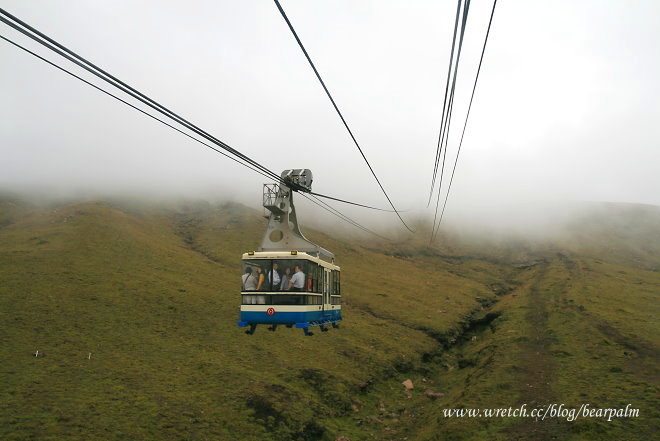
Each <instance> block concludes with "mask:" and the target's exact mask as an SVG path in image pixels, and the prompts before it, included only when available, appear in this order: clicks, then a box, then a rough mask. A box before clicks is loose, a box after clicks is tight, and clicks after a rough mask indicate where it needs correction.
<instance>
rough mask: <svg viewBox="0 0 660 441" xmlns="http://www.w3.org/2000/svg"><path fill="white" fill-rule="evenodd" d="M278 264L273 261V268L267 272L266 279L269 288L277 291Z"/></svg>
mask: <svg viewBox="0 0 660 441" xmlns="http://www.w3.org/2000/svg"><path fill="white" fill-rule="evenodd" d="M279 269H280V264H279V263H277V262H273V269H272V270H270V272H269V273H268V281H269V282H270V286H271V287H272V288H271V289H272V290H273V291H279V289H280V272H279Z"/></svg>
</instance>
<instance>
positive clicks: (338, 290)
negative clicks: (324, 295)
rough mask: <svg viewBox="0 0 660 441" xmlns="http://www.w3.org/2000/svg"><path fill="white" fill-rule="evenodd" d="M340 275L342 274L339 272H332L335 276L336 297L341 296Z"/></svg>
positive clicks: (333, 290) (334, 291) (334, 292)
mask: <svg viewBox="0 0 660 441" xmlns="http://www.w3.org/2000/svg"><path fill="white" fill-rule="evenodd" d="M339 274H340V272H339V271H337V270H332V275H333V279H332V280H333V286H332V294H334V295H341V286H340V283H339Z"/></svg>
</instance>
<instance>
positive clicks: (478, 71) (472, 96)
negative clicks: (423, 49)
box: [436, 0, 497, 234]
mask: <svg viewBox="0 0 660 441" xmlns="http://www.w3.org/2000/svg"><path fill="white" fill-rule="evenodd" d="M495 6H497V0H494V1H493V9H492V10H491V12H490V20H489V21H488V30H487V31H486V38H485V39H484V45H483V48H482V49H481V58H480V59H479V67H478V68H477V75H476V76H475V78H474V85H473V86H472V95H471V96H470V104H469V105H468V110H467V114H466V115H465V123H464V124H463V132H462V133H461V140H460V142H459V143H458V152H457V153H456V160H455V161H454V168H453V169H452V171H451V178H450V179H449V186H448V188H447V195H446V196H445V201H444V203H443V204H442V212H441V213H440V220H439V221H438V231H439V230H440V223H441V222H442V217H443V216H444V214H445V208H446V207H447V199H449V192H450V191H451V184H452V182H453V181H454V173H455V172H456V165H457V164H458V157H459V155H460V154H461V146H462V145H463V137H464V136H465V128H466V127H467V123H468V118H469V117H470V109H472V100H473V99H474V92H475V90H476V89H477V81H479V73H480V72H481V64H482V63H483V61H484V53H485V52H486V44H488V36H489V35H490V27H491V25H492V24H493V16H494V15H495ZM436 234H437V232H436Z"/></svg>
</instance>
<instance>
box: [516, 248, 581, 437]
mask: <svg viewBox="0 0 660 441" xmlns="http://www.w3.org/2000/svg"><path fill="white" fill-rule="evenodd" d="M563 260H564V257H561V258H560V259H559V261H552V262H549V263H546V264H544V265H543V267H542V268H540V269H539V271H538V273H537V275H536V277H535V280H534V282H533V283H532V286H531V288H530V291H529V293H528V295H527V307H528V308H529V311H528V312H527V314H526V315H525V322H526V335H527V337H528V340H527V341H526V342H525V343H523V344H522V345H521V347H520V350H521V355H520V358H519V365H518V366H519V368H520V369H521V377H520V383H519V384H518V389H519V391H520V403H519V404H523V403H526V404H527V407H528V409H530V410H531V409H533V408H536V407H539V406H547V405H548V404H551V403H557V396H556V395H555V394H554V392H553V391H552V388H551V382H552V379H553V377H554V376H555V372H556V366H555V363H554V360H553V357H552V355H551V353H550V350H551V345H552V344H553V343H554V341H555V339H554V337H553V334H552V332H551V329H550V327H549V325H548V317H549V315H550V314H551V313H552V307H553V304H554V303H555V302H556V300H558V297H560V296H561V295H562V294H563V293H565V292H566V289H567V287H568V284H569V283H570V277H571V276H574V274H572V271H570V268H569V267H568V266H567V265H565V264H564V265H562V263H564V262H563ZM558 263H560V265H557V264H558ZM551 267H552V269H557V268H559V269H561V270H562V271H565V272H566V278H565V279H563V280H561V281H560V282H559V283H556V282H555V283H554V284H553V283H552V281H551V280H548V277H547V273H548V271H549V270H550V269H551ZM566 429H567V427H566V424H565V423H564V422H563V421H561V420H557V419H554V418H553V419H550V420H545V421H541V420H540V419H539V420H535V419H532V418H523V419H520V420H519V421H518V422H516V423H514V425H512V426H511V427H510V428H509V435H510V439H511V440H516V441H523V440H534V441H545V440H556V439H566V438H567V436H566V435H567V434H566Z"/></svg>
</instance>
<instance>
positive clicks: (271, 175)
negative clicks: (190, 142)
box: [0, 8, 390, 211]
mask: <svg viewBox="0 0 660 441" xmlns="http://www.w3.org/2000/svg"><path fill="white" fill-rule="evenodd" d="M0 15H4V16H5V17H7V18H5V17H2V16H0V21H2V22H3V23H5V24H6V25H8V26H10V27H12V28H13V29H15V30H17V31H19V32H20V33H22V34H23V35H25V36H27V37H29V38H31V39H32V40H34V41H36V42H37V43H39V44H41V45H42V46H44V47H46V48H48V49H50V50H51V51H53V52H55V53H57V54H58V55H60V56H62V57H64V58H66V59H67V60H69V61H71V62H72V63H74V64H76V65H77V66H79V67H81V68H83V69H85V70H86V71H88V72H90V73H92V74H93V75H95V76H96V77H98V78H100V79H102V80H103V81H105V82H106V83H108V84H110V85H112V86H114V87H116V88H118V89H119V90H121V91H122V92H124V93H126V94H128V95H130V96H132V97H133V98H135V99H136V100H138V101H140V102H141V103H143V104H145V105H147V106H148V107H150V108H152V109H154V110H156V111H157V112H159V113H161V114H162V115H164V116H166V117H168V118H170V119H172V120H173V121H175V122H176V123H178V124H180V125H182V126H184V127H185V128H187V129H189V130H191V131H192V132H194V133H196V134H197V135H199V136H201V137H203V138H205V139H206V140H208V141H209V142H211V143H213V144H215V145H217V146H219V147H220V148H221V149H223V150H225V151H227V152H229V153H231V154H232V155H234V156H236V157H238V158H240V159H241V160H242V161H244V162H245V163H247V164H249V166H248V165H247V164H245V163H243V162H241V161H239V160H237V159H236V158H233V157H232V156H229V155H227V154H226V153H224V152H222V151H220V150H218V149H217V148H215V147H213V146H211V145H209V144H207V143H205V142H203V141H201V140H199V139H197V138H195V137H193V136H191V135H189V134H187V133H185V132H183V131H182V130H180V129H178V128H176V127H174V126H172V125H171V124H168V123H166V122H165V121H163V120H161V119H159V118H157V117H155V116H153V115H151V114H149V113H148V112H145V111H144V110H142V109H140V108H138V107H136V106H134V105H133V104H130V103H129V102H127V101H125V100H123V99H121V98H119V97H118V96H116V95H113V94H112V93H110V92H108V91H106V90H104V89H102V88H100V87H98V86H96V85H94V84H93V83H91V82H89V81H87V80H85V79H83V78H82V77H80V76H78V75H76V74H74V73H72V72H70V71H68V70H66V69H65V68H63V67H60V66H58V65H57V64H55V63H53V62H51V61H49V60H47V59H45V58H43V57H41V56H40V55H37V54H36V53H34V52H33V51H30V50H29V49H27V48H25V47H23V46H21V45H19V44H18V43H15V42H13V41H11V40H9V39H7V38H5V37H3V39H4V40H6V41H7V42H9V43H11V44H13V45H14V46H16V47H19V48H21V49H23V50H24V51H26V52H28V53H30V54H32V55H34V56H35V57H37V58H39V59H41V60H42V61H44V62H46V63H48V64H50V65H52V66H54V67H56V68H58V69H60V70H62V71H64V72H66V73H68V74H69V75H71V76H73V77H75V78H77V79H79V80H81V81H83V82H85V83H86V84H88V85H90V86H92V87H94V88H95V89H97V90H99V91H101V92H103V93H105V94H107V95H109V96H111V97H113V98H115V99H117V100H118V101H120V102H122V103H124V104H127V105H128V106H130V107H132V108H134V109H135V110H138V111H140V112H141V113H143V114H145V115H147V116H149V117H151V118H153V119H155V120H157V121H159V122H161V123H162V124H165V125H166V126H168V127H170V128H172V129H174V130H176V131H178V132H180V133H182V134H184V135H186V136H188V137H189V138H191V139H194V140H195V141H197V142H199V143H200V144H203V145H205V146H206V147H208V148H211V149H212V150H214V151H216V152H217V153H221V154H222V155H224V156H226V157H228V158H230V159H232V160H233V161H235V162H238V163H239V164H241V165H245V166H246V167H248V168H249V169H251V170H253V171H255V172H257V173H259V174H261V175H263V176H265V177H267V178H268V179H272V180H274V181H276V182H279V181H281V178H280V176H279V175H278V174H277V173H275V172H273V171H272V170H270V169H268V168H267V167H265V166H263V165H261V164H259V163H258V162H256V161H254V160H253V159H251V158H249V157H248V156H246V155H244V154H243V153H241V152H239V151H238V150H236V149H234V148H232V147H230V146H229V145H227V144H226V143H224V142H222V141H220V140H219V139H217V138H216V137H214V136H212V135H210V134H209V133H208V132H206V131H204V130H202V129H200V128H199V127H197V126H196V125H194V124H192V123H191V122H189V121H188V120H186V119H184V118H183V117H181V116H179V115H178V114H176V113H175V112H173V111H171V110H170V109H168V108H167V107H165V106H163V105H161V104H159V103H158V102H156V101H155V100H153V99H151V98H149V97H148V96H146V95H145V94H143V93H141V92H140V91H138V90H136V89H134V88H133V87H131V86H129V85H128V84H126V83H125V82H123V81H121V80H120V79H118V78H116V77H115V76H113V75H112V74H110V73H108V72H106V71H105V70H103V69H101V68H99V67H98V66H96V65H95V64H93V63H91V62H90V61H88V60H86V59H84V58H83V57H81V56H80V55H78V54H76V53H75V52H73V51H72V50H70V49H69V48H67V47H66V46H64V45H62V44H60V43H58V42H57V41H55V40H54V39H52V38H50V37H48V36H47V35H45V34H43V33H42V32H40V31H39V30H37V29H35V28H34V27H32V26H30V25H29V24H27V23H25V22H24V21H22V20H21V19H19V18H17V17H15V16H14V15H12V14H10V13H9V12H7V11H5V10H4V9H2V8H0ZM10 20H11V21H10ZM12 21H13V22H12ZM287 185H289V186H290V187H291V188H292V190H294V191H300V192H309V190H307V189H306V188H304V187H302V186H300V185H297V184H295V183H287ZM315 194H316V195H317V196H319V197H323V198H328V199H333V200H336V201H339V202H343V203H346V204H351V205H355V206H358V207H363V208H369V209H372V210H379V211H390V210H384V209H381V208H376V207H372V206H369V205H365V204H360V203H357V202H352V201H347V200H344V199H339V198H334V197H331V196H327V195H324V194H320V193H315Z"/></svg>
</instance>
